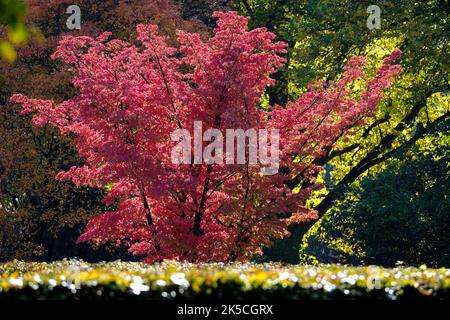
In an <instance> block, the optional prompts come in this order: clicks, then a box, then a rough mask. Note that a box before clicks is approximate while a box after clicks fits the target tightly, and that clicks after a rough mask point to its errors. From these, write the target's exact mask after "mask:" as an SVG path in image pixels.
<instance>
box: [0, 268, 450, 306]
mask: <svg viewBox="0 0 450 320" xmlns="http://www.w3.org/2000/svg"><path fill="white" fill-rule="evenodd" d="M0 274H1V277H0V300H3V299H76V300H78V299H151V300H154V299H159V300H161V299H162V300H176V299H187V300H192V299H202V300H212V299H255V300H256V299H257V300H269V299H270V300H281V299H283V300H284V299H306V300H330V299H350V300H353V299H363V300H366V299H377V300H401V299H406V300H408V299H420V300H422V299H424V300H436V299H437V300H442V299H449V298H450V269H429V268H426V267H425V266H422V267H420V268H413V267H398V268H392V269H388V268H381V267H377V266H367V267H349V266H342V265H320V266H301V265H300V266H297V265H283V264H275V263H273V264H255V263H248V264H240V263H234V264H222V263H215V264H190V263H179V262H174V261H166V262H163V263H160V264H153V265H146V264H143V263H136V262H121V261H117V262H110V263H96V264H90V263H86V262H83V261H80V260H63V261H58V262H52V263H45V262H44V263H27V262H21V261H13V262H8V263H4V264H0Z"/></svg>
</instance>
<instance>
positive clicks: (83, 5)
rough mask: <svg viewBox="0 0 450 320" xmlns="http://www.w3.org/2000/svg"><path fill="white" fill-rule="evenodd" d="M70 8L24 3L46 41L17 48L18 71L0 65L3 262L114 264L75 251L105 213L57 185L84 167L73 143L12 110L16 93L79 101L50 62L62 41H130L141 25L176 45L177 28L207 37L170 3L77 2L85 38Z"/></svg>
mask: <svg viewBox="0 0 450 320" xmlns="http://www.w3.org/2000/svg"><path fill="white" fill-rule="evenodd" d="M2 3H3V2H2ZM71 4H73V3H72V2H71V1H65V0H54V1H40V0H28V1H26V5H27V15H26V23H27V25H28V26H30V28H31V26H34V28H39V29H40V32H41V34H42V35H43V36H45V40H44V39H42V40H41V41H39V39H38V38H36V37H33V38H31V39H30V41H29V43H28V44H27V45H22V46H21V47H17V48H16V49H17V59H16V61H15V63H14V64H10V63H7V62H6V61H4V60H3V61H0V69H1V71H0V104H1V105H0V134H1V136H2V142H1V143H0V260H9V259H14V258H18V259H46V260H51V259H61V258H63V257H66V256H75V255H76V256H78V257H83V258H87V259H91V260H93V259H102V257H103V258H104V259H108V258H109V255H108V254H107V253H105V252H101V251H97V252H95V253H93V252H92V250H89V248H88V246H86V245H76V244H75V240H76V239H77V238H78V236H79V234H80V230H81V229H82V228H83V227H84V226H85V224H86V222H87V220H88V219H89V218H90V217H92V216H94V215H96V214H99V213H101V212H103V211H105V210H106V207H105V206H104V205H102V204H101V202H100V199H101V198H102V197H103V196H104V195H103V190H102V189H101V188H87V187H85V188H75V187H74V185H73V184H72V183H71V182H68V181H56V180H55V179H54V177H55V175H56V174H57V173H58V172H59V171H61V170H68V169H69V168H70V167H71V166H74V165H82V164H83V159H81V158H80V157H79V156H78V155H77V152H76V149H75V148H74V145H73V143H72V141H71V137H69V136H66V137H62V136H61V135H60V134H59V133H58V131H57V130H55V129H54V128H52V127H50V126H45V127H43V128H37V127H34V128H33V127H32V125H31V118H30V117H23V116H22V115H20V109H19V108H17V106H14V105H13V104H11V103H9V98H10V96H11V94H12V93H14V92H20V93H22V94H26V95H30V96H33V97H36V98H42V99H53V100H55V101H62V100H64V99H67V98H70V97H71V96H73V95H74V94H75V92H76V89H74V88H73V86H72V84H71V82H70V74H69V73H68V71H67V69H66V67H65V66H64V65H63V64H61V63H60V62H58V61H54V60H52V59H50V55H51V53H52V52H53V51H54V50H55V48H56V45H57V44H58V42H59V40H60V39H62V37H63V36H65V35H68V34H71V35H86V36H87V35H89V36H98V35H100V34H101V33H102V32H103V31H104V30H112V31H114V32H115V34H117V35H119V36H120V37H122V38H124V39H131V38H132V37H133V36H134V35H133V33H134V29H135V27H134V26H135V25H136V24H137V23H150V22H151V23H154V24H157V25H158V26H159V27H160V31H161V32H162V33H163V34H166V35H168V37H169V42H170V41H171V43H174V42H175V38H176V35H175V30H176V29H177V28H178V29H183V30H187V31H194V30H195V31H198V32H200V33H201V34H202V36H204V37H207V36H208V33H207V28H206V27H205V26H204V25H203V24H202V23H201V22H199V21H198V20H196V19H190V20H184V19H182V18H181V16H180V14H179V7H178V6H176V5H173V4H172V3H171V2H170V1H166V0H138V1H113V0H108V1H94V0H81V1H77V5H78V6H79V7H80V9H81V15H82V24H81V30H73V31H71V30H68V29H67V27H66V19H67V18H68V16H69V15H68V14H66V9H67V6H69V5H71ZM4 12H5V13H7V11H6V10H5V11H3V10H2V14H3V13H4ZM5 32H6V31H5ZM170 39H172V40H170Z"/></svg>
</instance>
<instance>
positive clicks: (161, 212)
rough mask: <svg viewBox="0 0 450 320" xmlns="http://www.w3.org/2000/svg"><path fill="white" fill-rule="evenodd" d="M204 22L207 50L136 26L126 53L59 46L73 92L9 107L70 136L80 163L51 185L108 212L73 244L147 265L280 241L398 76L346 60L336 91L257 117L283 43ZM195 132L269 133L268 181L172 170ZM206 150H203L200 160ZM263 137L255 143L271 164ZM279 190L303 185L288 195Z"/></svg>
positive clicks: (198, 41)
mask: <svg viewBox="0 0 450 320" xmlns="http://www.w3.org/2000/svg"><path fill="white" fill-rule="evenodd" d="M215 17H217V18H218V21H217V25H218V27H217V28H216V29H215V30H214V36H213V37H212V38H210V39H208V40H202V38H201V36H200V35H199V34H197V33H191V34H190V33H186V32H181V31H180V32H178V42H179V44H180V47H179V48H178V47H172V46H170V45H168V44H167V42H166V38H165V37H163V36H160V35H159V34H158V31H157V30H158V28H157V27H156V26H154V25H138V27H137V33H138V40H139V42H140V44H136V45H135V44H132V43H130V42H126V41H123V40H117V39H113V40H108V37H110V33H104V34H102V35H101V36H99V37H96V38H92V37H73V36H67V37H65V38H64V39H63V40H62V41H61V42H60V44H59V46H58V49H57V50H56V52H55V53H54V54H53V58H56V59H58V58H59V59H62V60H64V62H65V63H67V64H68V65H69V66H70V68H71V70H72V75H73V84H74V86H75V88H76V89H77V94H76V95H74V96H73V97H72V98H70V99H66V100H64V101H63V102H61V103H58V102H54V101H51V100H39V99H33V98H28V97H25V96H23V95H14V96H13V97H12V100H13V101H14V102H16V103H20V104H22V105H23V108H24V109H23V112H25V113H28V112H32V113H34V114H35V115H34V118H33V122H34V123H35V124H36V125H37V126H43V125H45V124H47V123H48V124H50V125H52V126H54V127H56V128H58V129H59V130H60V132H61V133H62V134H64V135H71V136H73V139H74V140H73V141H74V143H75V145H76V148H77V150H78V152H79V153H80V156H81V157H82V158H83V159H84V160H85V163H86V164H85V165H83V166H73V167H72V168H70V170H68V171H66V172H61V173H59V174H58V179H62V180H64V179H70V180H72V181H73V182H74V183H75V184H76V185H78V186H89V187H99V188H101V187H105V186H108V188H107V195H106V197H105V198H104V199H103V202H104V203H105V204H107V205H111V204H115V205H116V209H115V210H111V211H109V212H107V213H104V214H101V215H98V216H96V217H94V218H93V219H91V220H90V222H89V224H88V226H87V229H86V232H85V233H84V234H83V235H82V236H81V238H80V241H87V240H94V241H96V242H98V243H102V242H106V241H117V242H118V243H122V244H123V245H125V246H127V247H129V250H130V251H131V252H133V253H134V254H139V255H145V256H146V258H145V260H146V261H148V262H153V261H158V260H161V259H164V258H170V259H179V260H189V261H234V260H249V259H250V258H251V257H253V256H254V255H255V254H261V253H262V251H261V250H262V247H263V246H270V244H271V242H272V240H273V239H281V238H283V237H286V236H287V235H288V231H287V228H288V226H289V225H290V224H292V223H298V222H302V221H305V220H309V219H313V218H316V213H315V212H314V211H313V210H309V209H307V208H306V207H305V204H306V201H307V199H308V198H309V196H310V194H311V192H312V191H313V190H316V189H317V188H319V187H320V185H319V184H318V183H317V182H316V176H317V172H318V170H320V166H319V165H317V164H316V163H315V159H317V158H320V157H321V156H323V154H324V152H326V150H328V148H331V147H334V146H337V147H338V145H339V141H340V140H341V139H343V140H344V141H345V140H346V139H351V136H352V134H353V132H354V130H355V129H356V128H358V127H359V126H361V125H362V124H363V123H364V121H365V120H366V118H370V117H371V116H373V115H374V114H375V113H376V108H377V104H378V102H379V101H380V100H381V99H382V98H383V90H384V89H386V88H388V87H389V86H390V85H391V83H392V78H393V77H394V76H396V75H397V74H399V72H400V70H401V68H400V66H399V65H395V64H393V62H394V61H395V60H397V59H398V58H399V57H400V51H399V50H395V51H394V52H393V54H392V55H391V56H389V57H387V58H385V59H384V62H383V64H382V66H381V67H380V68H379V69H378V70H376V71H375V73H374V74H373V75H371V76H369V75H367V74H366V73H365V72H364V70H363V68H365V67H364V65H365V59H364V58H363V57H360V56H358V57H353V58H351V59H350V60H349V61H348V64H347V65H346V66H345V67H344V68H343V69H344V70H343V74H342V75H341V76H340V77H338V78H337V79H336V80H335V81H329V82H327V83H316V84H314V85H311V86H310V87H309V91H308V92H306V93H305V94H303V95H302V96H301V97H300V98H299V99H297V100H296V101H294V102H290V103H288V104H287V105H285V106H279V105H272V106H268V105H266V106H262V105H261V103H262V94H263V92H264V89H265V88H266V87H267V86H268V85H271V84H273V83H274V81H273V80H272V79H271V78H270V77H269V75H270V74H274V73H275V72H276V71H277V68H279V67H281V66H282V65H283V63H284V62H285V59H284V58H283V57H281V56H280V55H281V54H283V53H285V48H286V45H285V44H284V43H282V42H275V41H273V40H274V38H275V35H274V34H273V33H270V32H268V31H267V30H266V29H265V28H257V29H254V30H249V29H248V26H247V24H248V18H245V17H241V16H238V15H237V14H236V13H235V12H230V13H215ZM198 121H201V122H202V125H203V128H204V129H208V128H215V129H216V130H217V131H218V132H219V133H222V135H223V136H225V135H226V134H225V132H226V130H227V129H243V130H251V129H256V130H259V129H270V130H278V132H279V134H280V140H279V151H280V170H279V171H278V172H277V173H276V174H273V175H264V174H261V170H262V169H264V167H265V164H264V163H263V162H259V164H254V163H251V162H250V161H249V159H248V158H249V157H245V163H243V164H235V165H230V164H227V163H223V162H220V161H219V162H208V161H205V160H207V159H205V158H203V159H202V158H200V160H201V161H199V162H194V163H190V164H178V163H176V162H174V161H173V159H172V158H171V154H172V151H173V148H174V146H175V145H176V141H173V139H171V136H172V134H173V132H174V130H177V129H184V130H186V132H187V133H190V134H189V136H190V137H195V130H196V128H195V126H196V124H195V123H196V122H198ZM184 139H185V140H184V141H185V142H187V144H189V145H190V144H192V143H194V148H195V142H194V141H192V139H190V138H184ZM217 139H219V136H218V135H214V138H213V137H211V136H210V137H209V139H208V138H205V139H203V141H202V142H201V143H202V144H203V148H207V147H208V146H209V143H207V142H211V141H213V142H212V143H214V142H217V141H216V140H217ZM273 139H274V138H272V137H271V138H270V141H269V140H267V137H266V143H268V144H269V145H270V149H271V151H270V153H271V154H274V152H275V150H273V149H272V148H271V147H272V144H275V140H273ZM204 140H207V141H204ZM233 144H234V141H233ZM259 147H260V148H261V145H259ZM214 150H215V152H218V151H217V150H219V149H216V148H215V149H214ZM213 153H214V152H213ZM214 154H216V153H214ZM216 155H217V154H216ZM203 157H205V156H203ZM202 160H203V161H202ZM260 160H261V155H260ZM233 163H236V161H234V162H233ZM292 179H301V181H304V182H305V183H304V184H303V186H302V188H300V189H298V190H295V191H292V190H291V188H290V187H289V181H291V180H292ZM283 217H284V218H283Z"/></svg>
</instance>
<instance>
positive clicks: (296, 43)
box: [234, 0, 450, 262]
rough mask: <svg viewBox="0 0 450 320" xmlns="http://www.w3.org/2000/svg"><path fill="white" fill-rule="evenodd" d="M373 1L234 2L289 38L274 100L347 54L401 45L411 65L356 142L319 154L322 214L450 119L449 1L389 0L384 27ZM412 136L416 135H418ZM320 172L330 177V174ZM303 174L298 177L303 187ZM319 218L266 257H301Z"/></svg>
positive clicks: (292, 93) (294, 92) (371, 54)
mask: <svg viewBox="0 0 450 320" xmlns="http://www.w3.org/2000/svg"><path fill="white" fill-rule="evenodd" d="M372 4H374V3H372V2H371V1H353V0H342V1H316V0H306V1H291V0H274V1H267V0H242V1H241V0H236V1H234V5H235V8H237V9H238V10H239V11H240V12H241V13H243V14H246V15H249V16H251V17H252V19H251V21H250V23H251V25H252V26H255V27H257V26H267V27H268V29H269V30H270V31H272V32H274V33H276V34H277V39H279V40H283V41H285V42H287V43H288V44H289V50H288V53H287V55H286V58H287V65H286V67H285V68H284V69H282V70H281V71H280V73H279V74H278V75H275V78H276V79H277V80H278V81H277V83H278V84H277V85H276V86H275V87H274V88H273V89H271V90H268V91H267V93H268V95H269V97H270V101H272V102H279V103H283V102H284V101H287V100H293V99H296V98H297V97H298V96H299V95H301V94H302V93H303V92H304V91H305V90H306V86H307V84H308V83H310V82H311V81H314V80H326V79H332V78H334V76H335V75H336V74H337V73H338V72H339V70H340V68H342V65H343V64H345V63H346V61H347V60H348V58H349V57H350V56H352V55H355V54H364V55H367V56H368V59H369V60H370V61H377V60H379V57H380V55H383V54H385V52H387V51H390V50H392V48H394V47H399V48H401V50H402V52H403V59H402V65H403V62H404V72H402V75H401V76H400V77H399V79H398V81H397V82H396V86H395V87H394V88H393V89H392V90H390V92H389V95H388V97H387V99H385V100H384V102H383V103H382V104H381V106H380V108H379V109H378V113H377V115H376V117H374V118H373V119H371V120H370V121H367V123H366V125H365V126H364V127H363V128H361V129H360V130H359V131H358V132H356V133H355V137H354V139H352V141H351V142H350V143H345V142H343V143H341V148H340V149H337V148H330V149H329V150H325V151H326V152H325V154H324V155H323V157H321V158H320V159H317V160H316V163H317V164H319V165H325V164H327V165H326V166H325V167H324V168H326V170H325V171H326V172H322V173H323V174H324V177H325V180H326V181H325V182H326V186H327V188H326V190H324V191H322V192H321V193H318V194H317V198H316V199H315V201H312V202H311V203H310V206H311V207H313V208H315V209H316V210H317V211H318V215H319V217H322V216H323V215H324V214H325V213H326V212H327V211H328V210H329V209H330V208H331V207H332V205H333V204H334V202H335V201H336V200H338V199H340V198H341V197H342V196H343V195H344V193H343V192H342V188H345V187H346V186H349V185H351V184H352V183H353V182H354V181H356V180H357V179H359V178H360V177H361V176H364V175H365V174H367V172H368V171H369V170H371V171H380V170H382V169H383V168H384V167H385V166H384V164H383V163H384V161H385V160H386V159H388V158H389V157H390V156H391V155H392V154H393V153H394V152H395V151H396V150H397V149H399V148H402V146H403V145H405V144H406V145H408V144H410V143H411V142H413V141H415V140H416V139H417V138H420V137H421V136H422V132H423V130H421V129H422V128H426V127H427V126H432V124H433V123H434V122H435V121H439V122H442V121H445V120H446V119H447V118H448V111H449V109H448V106H449V104H448V99H449V98H448V89H449V82H448V74H449V66H448V62H447V61H449V59H450V54H449V34H450V32H449V31H450V20H449V19H448V15H449V10H450V9H449V8H450V6H449V2H448V1H442V0H435V1H427V2H417V1H408V0H403V1H383V2H381V3H380V4H378V5H379V6H380V8H381V10H382V13H381V18H382V20H381V29H379V30H378V29H373V30H369V29H368V28H367V27H366V21H367V18H368V14H367V13H366V9H367V7H368V6H369V5H372ZM411 139H412V140H411ZM320 179H322V180H323V177H321V178H320ZM303 183H304V181H301V180H300V179H298V178H296V177H294V179H293V181H292V183H291V186H292V188H296V187H298V186H301V185H302V184H303ZM314 223H315V222H314V221H310V222H308V223H303V224H299V225H292V226H291V227H290V232H291V233H292V237H291V238H290V240H288V239H287V240H283V241H281V242H279V243H278V244H277V245H275V246H274V247H273V248H272V249H270V250H267V251H266V254H267V259H269V260H283V261H288V262H298V260H297V254H296V252H297V249H298V244H299V241H300V239H301V237H302V236H303V235H304V234H305V232H306V231H307V230H308V229H309V228H310V227H311V226H312V225H313V224H314Z"/></svg>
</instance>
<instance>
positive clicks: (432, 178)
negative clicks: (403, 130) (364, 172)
mask: <svg viewBox="0 0 450 320" xmlns="http://www.w3.org/2000/svg"><path fill="white" fill-rule="evenodd" d="M449 126H450V122H449V121H447V134H444V133H440V134H437V135H434V136H432V137H427V138H426V139H425V141H422V142H421V143H418V144H416V145H415V146H414V147H413V148H411V149H410V150H406V151H404V152H401V153H399V154H398V155H397V157H396V158H394V159H392V161H389V164H388V167H387V168H386V170H385V171H383V172H381V173H378V174H374V175H371V176H369V177H367V178H365V179H363V180H362V181H361V183H360V184H354V185H352V186H351V187H350V188H348V189H347V190H346V192H345V197H344V200H342V201H341V202H339V203H338V204H336V205H335V206H334V207H333V208H332V209H331V210H330V211H329V212H328V213H327V215H326V216H325V217H324V218H322V219H321V221H320V222H319V223H318V224H316V225H315V226H314V227H313V228H312V229H311V230H310V231H309V233H308V234H306V235H305V237H304V240H303V243H302V246H301V248H300V256H301V260H302V261H303V262H306V263H311V262H312V260H317V261H318V262H321V263H336V262H340V263H351V264H360V263H363V264H381V265H385V266H393V265H395V264H396V262H397V261H402V262H404V263H405V264H407V265H420V264H423V263H426V264H427V265H431V266H450V234H449V233H448V230H449V227H450V216H449V212H450V177H449V175H450V164H449V163H450V162H449V155H450V153H449V150H450V147H449V145H450V144H449V137H450V136H449V135H448V129H449ZM311 259H312V260H311Z"/></svg>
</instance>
